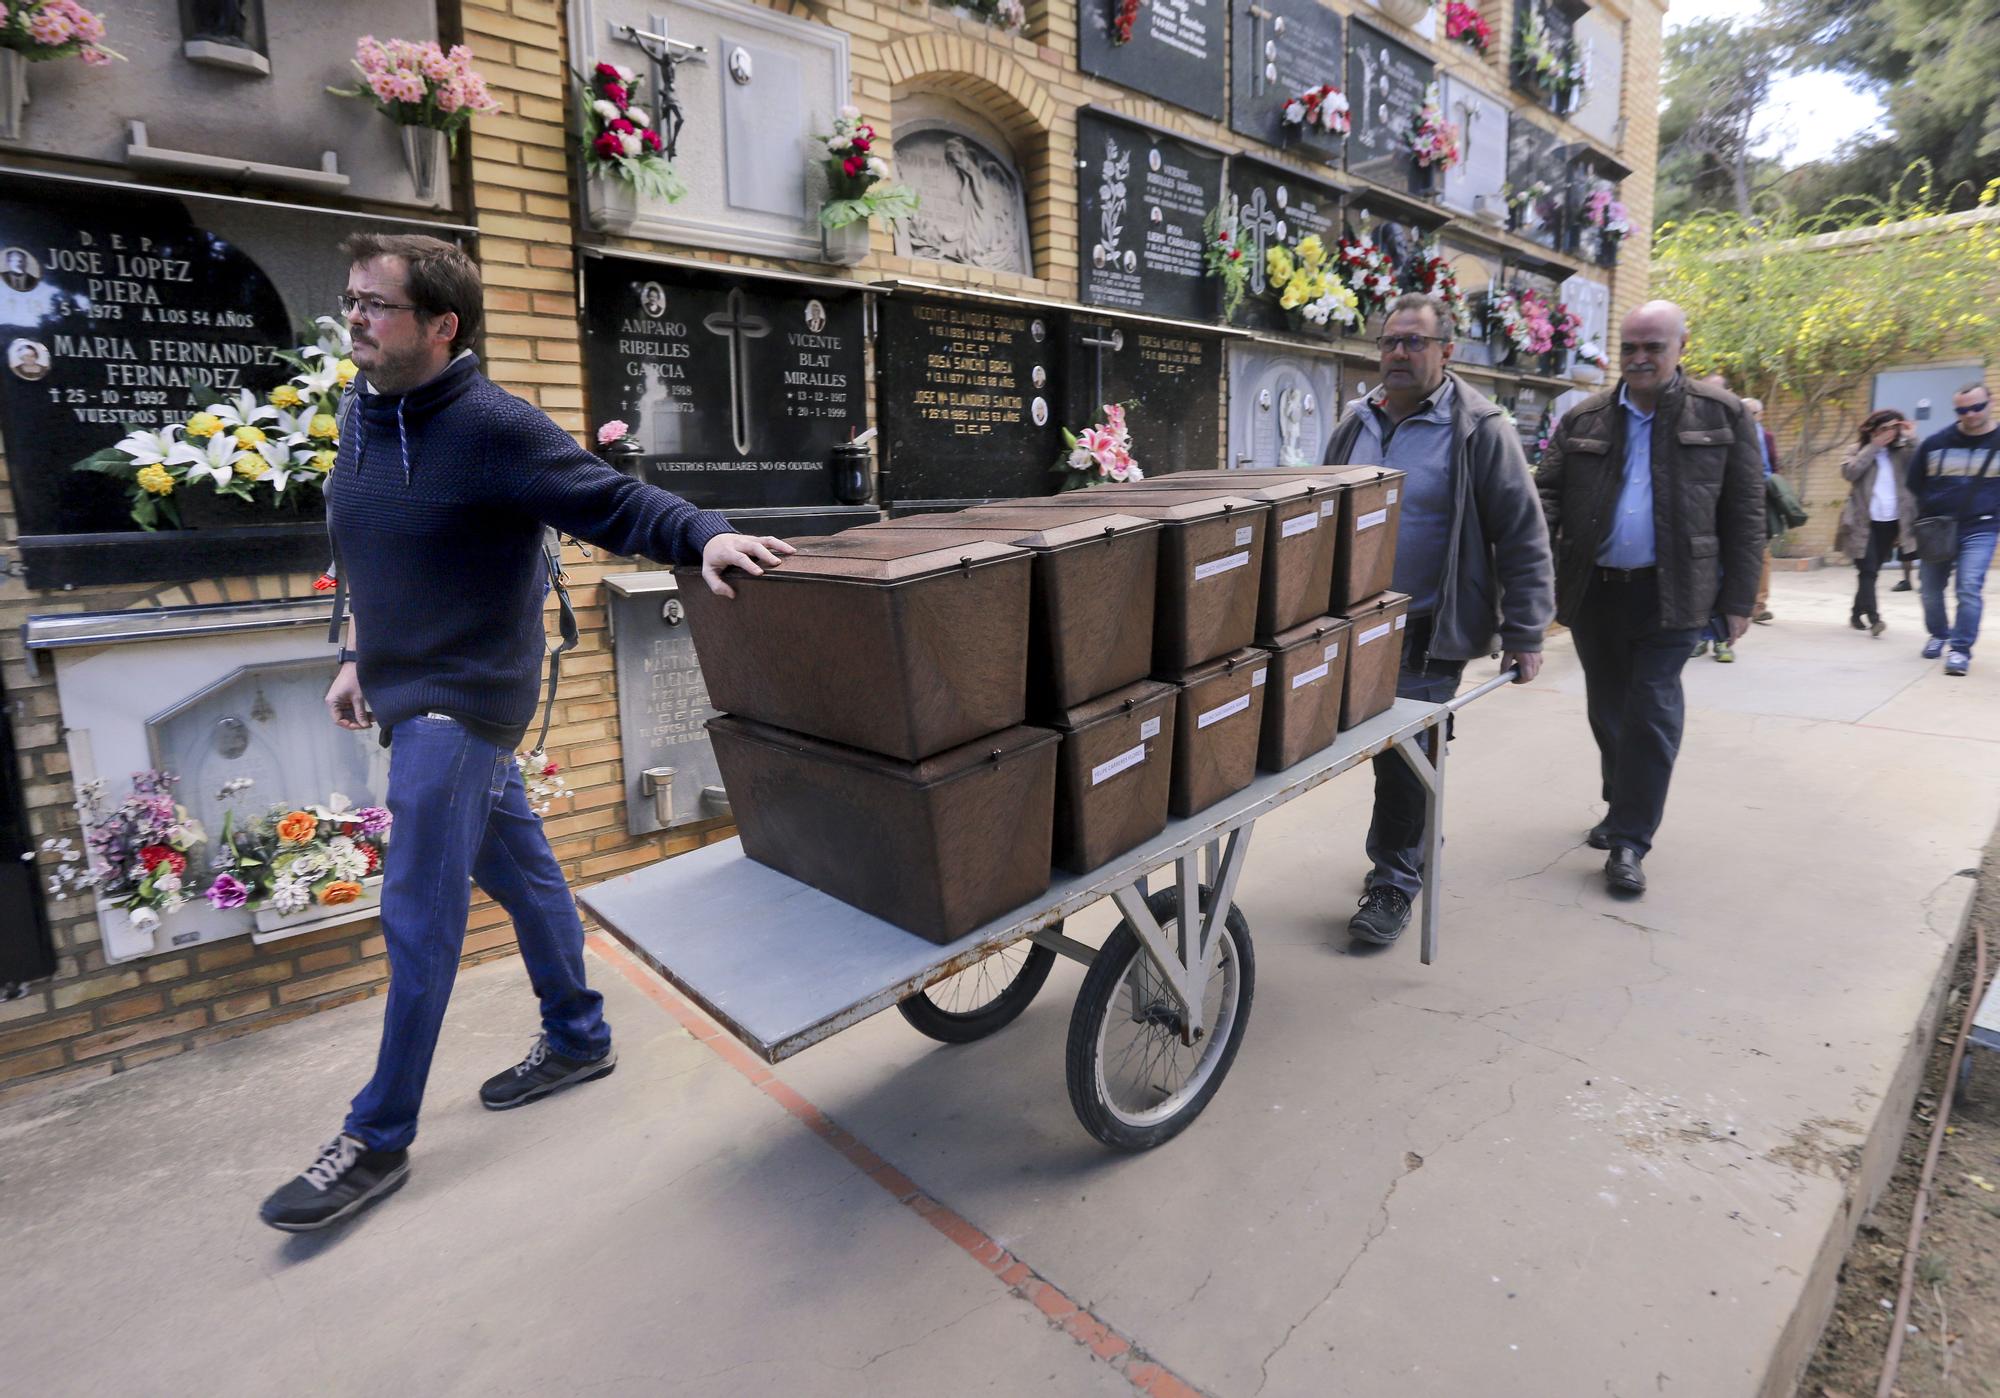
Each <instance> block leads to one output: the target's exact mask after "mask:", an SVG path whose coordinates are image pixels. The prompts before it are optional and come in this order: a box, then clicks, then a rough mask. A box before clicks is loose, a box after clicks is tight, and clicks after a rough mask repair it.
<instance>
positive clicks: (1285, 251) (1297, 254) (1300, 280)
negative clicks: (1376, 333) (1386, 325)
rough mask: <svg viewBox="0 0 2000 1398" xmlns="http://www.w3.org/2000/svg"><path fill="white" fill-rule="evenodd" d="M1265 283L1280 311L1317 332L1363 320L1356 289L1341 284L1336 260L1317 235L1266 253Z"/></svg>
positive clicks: (1310, 235)
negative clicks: (1294, 317) (1287, 313)
mask: <svg viewBox="0 0 2000 1398" xmlns="http://www.w3.org/2000/svg"><path fill="white" fill-rule="evenodd" d="M1264 281H1265V284H1266V285H1267V286H1268V287H1269V288H1270V293H1271V294H1272V295H1274V296H1276V297H1277V299H1278V306H1279V309H1281V310H1284V311H1286V312H1289V313H1291V314H1292V315H1294V316H1296V317H1297V318H1298V320H1299V321H1300V322H1302V323H1303V324H1305V325H1310V326H1312V327H1314V328H1315V329H1318V328H1322V327H1325V326H1327V325H1338V326H1341V327H1343V328H1345V329H1350V330H1351V329H1353V328H1355V327H1356V326H1358V325H1359V324H1360V323H1361V321H1362V319H1363V317H1362V314H1361V308H1360V305H1361V303H1360V301H1359V299H1358V298H1357V297H1356V295H1355V293H1354V291H1353V289H1352V288H1351V287H1349V286H1348V285H1347V284H1346V283H1345V282H1344V281H1342V279H1341V276H1340V272H1339V269H1338V267H1336V266H1335V264H1334V259H1333V257H1332V256H1331V255H1330V254H1329V253H1328V252H1327V250H1326V244H1325V243H1324V242H1323V241H1322V240H1321V239H1320V236H1319V234H1317V233H1308V234H1306V236H1305V237H1303V238H1300V239H1299V240H1298V241H1297V242H1295V243H1292V244H1290V245H1289V246H1287V245H1286V244H1283V243H1279V244H1276V245H1274V246H1272V247H1269V248H1266V249H1265V250H1264Z"/></svg>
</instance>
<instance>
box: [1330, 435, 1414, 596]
mask: <svg viewBox="0 0 2000 1398" xmlns="http://www.w3.org/2000/svg"><path fill="white" fill-rule="evenodd" d="M1340 483H1341V487H1342V490H1341V496H1340V539H1339V543H1338V547H1337V550H1336V554H1335V558H1334V564H1333V594H1332V605H1331V606H1330V607H1329V608H1328V610H1329V611H1333V612H1345V611H1346V610H1347V609H1348V608H1349V607H1352V606H1353V605H1355V603H1357V602H1360V601H1361V600H1363V599H1364V598H1369V597H1373V596H1375V595H1376V594H1377V593H1381V592H1387V591H1388V590H1389V584H1390V583H1392V582H1394V581H1395V577H1396V528H1397V526H1398V524H1399V523H1400V522H1401V520H1402V518H1403V505H1402V500H1403V473H1402V472H1401V471H1393V470H1390V469H1389V468H1388V467H1386V466H1352V467H1348V468H1346V469H1344V470H1343V471H1341V472H1340Z"/></svg>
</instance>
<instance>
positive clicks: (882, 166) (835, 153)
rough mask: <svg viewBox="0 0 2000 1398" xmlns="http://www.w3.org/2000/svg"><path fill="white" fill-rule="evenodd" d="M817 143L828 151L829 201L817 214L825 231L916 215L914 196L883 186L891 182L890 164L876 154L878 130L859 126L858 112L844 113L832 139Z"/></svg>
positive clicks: (902, 189) (894, 186)
mask: <svg viewBox="0 0 2000 1398" xmlns="http://www.w3.org/2000/svg"><path fill="white" fill-rule="evenodd" d="M815 139H817V140H819V141H820V142H822V143H823V144H824V146H825V150H826V158H825V162H824V163H825V166H826V180H827V190H828V194H829V195H830V197H829V198H828V199H827V202H826V207H825V208H823V209H821V210H820V211H819V221H820V223H821V224H822V225H824V226H825V227H826V228H828V229H839V228H845V227H846V226H847V225H848V224H850V223H860V222H863V221H865V220H867V219H870V218H877V217H879V218H881V219H883V220H884V221H886V222H889V223H895V222H897V221H898V220H900V219H906V218H908V217H909V216H910V215H911V214H913V213H915V212H916V211H917V195H916V191H915V190H912V189H911V188H910V187H909V186H908V185H900V184H885V183H883V181H885V180H887V179H888V178H889V162H888V161H887V160H885V159H884V158H883V157H882V155H881V153H880V152H878V151H877V150H876V149H875V143H876V141H877V140H878V139H879V138H878V137H877V136H876V134H875V128H874V127H872V126H869V125H868V124H867V123H865V122H864V121H862V120H861V109H860V108H859V107H842V108H841V109H840V115H839V116H838V117H836V118H835V119H834V123H833V134H832V135H830V136H820V137H816V138H815Z"/></svg>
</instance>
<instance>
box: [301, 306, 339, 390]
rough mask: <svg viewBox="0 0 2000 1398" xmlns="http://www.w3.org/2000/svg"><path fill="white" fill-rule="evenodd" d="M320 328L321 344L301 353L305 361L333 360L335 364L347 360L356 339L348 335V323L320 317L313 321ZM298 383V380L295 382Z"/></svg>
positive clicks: (331, 317)
mask: <svg viewBox="0 0 2000 1398" xmlns="http://www.w3.org/2000/svg"><path fill="white" fill-rule="evenodd" d="M313 324H314V325H317V326H318V327H319V343H318V344H316V345H313V346H311V347H310V348H308V349H305V350H301V351H300V357H301V358H304V359H331V360H333V361H335V362H338V361H340V360H343V359H345V358H347V355H348V352H349V351H350V350H352V349H353V348H354V337H353V336H352V335H350V334H349V333H348V329H347V322H346V321H343V320H337V319H335V318H334V317H333V316H320V317H318V318H317V319H315V320H314V321H313ZM293 382H297V380H293Z"/></svg>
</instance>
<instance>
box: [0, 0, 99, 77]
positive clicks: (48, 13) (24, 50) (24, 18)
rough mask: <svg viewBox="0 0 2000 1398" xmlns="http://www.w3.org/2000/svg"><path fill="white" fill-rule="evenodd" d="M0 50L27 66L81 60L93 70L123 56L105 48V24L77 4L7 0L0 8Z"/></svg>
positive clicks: (56, 0)
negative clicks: (69, 59) (56, 61)
mask: <svg viewBox="0 0 2000 1398" xmlns="http://www.w3.org/2000/svg"><path fill="white" fill-rule="evenodd" d="M0 49H8V50H11V51H12V52H14V53H18V54H20V55H21V57H23V58H25V59H27V60H28V61H29V62H30V63H48V62H52V61H53V60H55V59H58V58H80V59H82V60H83V61H84V62H85V63H88V64H90V65H91V66H92V67H96V66H97V65H99V64H104V63H109V62H110V61H111V60H112V59H114V58H123V57H124V56H125V55H124V54H122V53H113V52H112V51H111V50H110V49H108V48H105V47H104V20H103V18H102V17H101V16H100V15H98V14H96V13H94V12H93V11H90V10H86V9H85V8H84V7H83V6H81V5H79V4H77V3H76V0H9V2H8V3H6V4H0Z"/></svg>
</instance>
